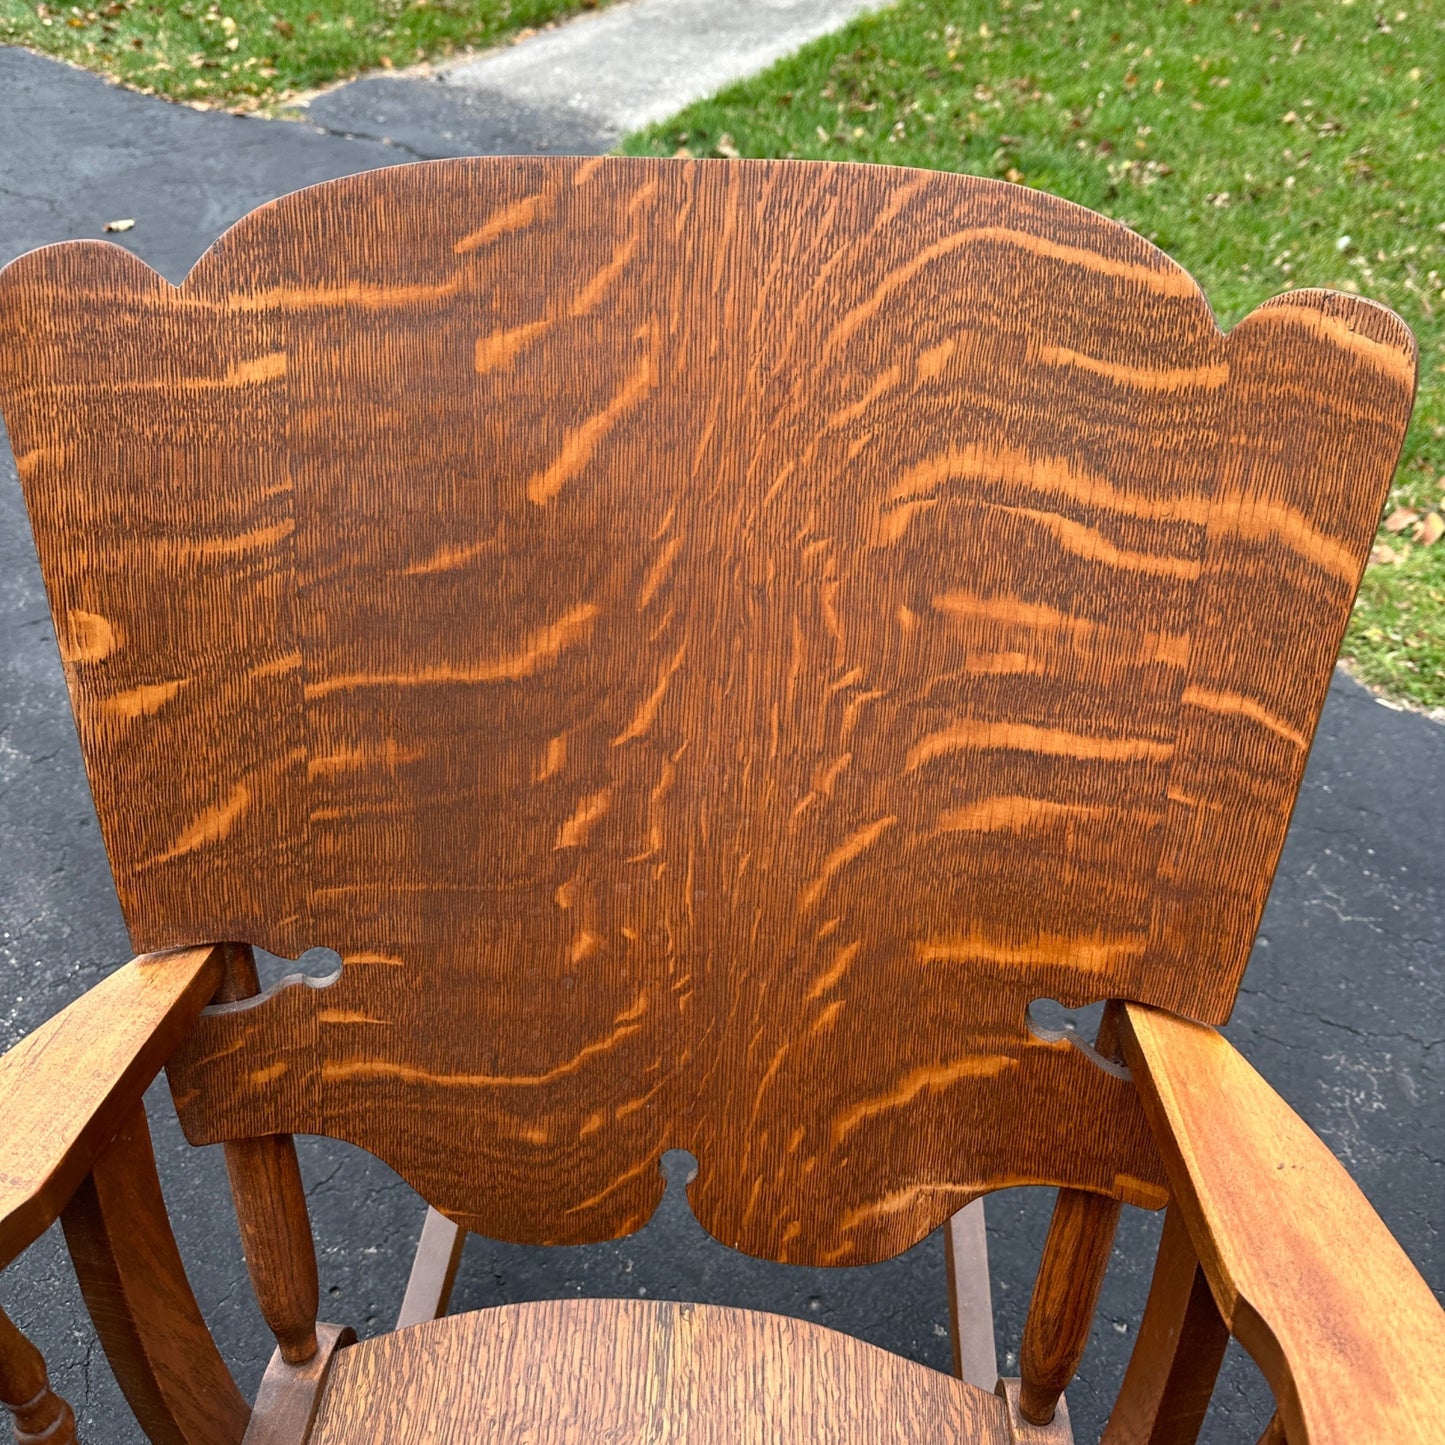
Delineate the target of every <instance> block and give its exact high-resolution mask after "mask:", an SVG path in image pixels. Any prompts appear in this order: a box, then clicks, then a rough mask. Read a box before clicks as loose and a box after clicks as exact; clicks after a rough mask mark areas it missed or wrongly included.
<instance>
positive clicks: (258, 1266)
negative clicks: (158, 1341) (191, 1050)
mask: <svg viewBox="0 0 1445 1445" xmlns="http://www.w3.org/2000/svg"><path fill="white" fill-rule="evenodd" d="M223 947H224V961H225V978H224V981H223V982H222V984H221V987H220V989H219V990H218V991H217V993H216V1002H217V1003H232V1002H234V1001H235V1000H237V999H243V998H251V997H252V996H254V995H255V994H257V993H259V992H260V991H261V985H260V980H259V979H258V977H257V974H256V957H255V955H254V954H253V953H252V952H251V947H250V945H249V944H244V943H228V944H225V945H224V946H223ZM224 1148H225V1151H226V1173H227V1175H228V1176H229V1177H230V1181H231V1198H232V1199H233V1200H234V1201H235V1205H236V1219H237V1222H238V1223H239V1224H240V1227H241V1246H242V1248H243V1249H244V1250H245V1254H246V1267H247V1268H248V1269H249V1270H250V1272H251V1287H252V1288H253V1289H254V1290H255V1292H256V1303H257V1304H258V1305H259V1306H260V1309H261V1314H262V1316H263V1317H264V1318H265V1321H266V1323H267V1325H269V1326H270V1329H271V1333H272V1334H273V1335H275V1336H276V1343H277V1344H278V1345H279V1346H280V1349H281V1355H282V1358H284V1359H285V1360H286V1361H287V1363H288V1364H292V1365H299V1364H304V1363H305V1362H306V1361H307V1360H309V1359H311V1357H312V1356H313V1355H315V1353H316V1314H317V1311H318V1309H319V1308H320V1303H321V1289H320V1283H319V1281H318V1278H317V1273H316V1246H315V1243H314V1242H313V1240H312V1237H311V1219H310V1216H309V1215H308V1214H307V1212H306V1191H305V1189H304V1188H303V1187H302V1184H301V1168H300V1165H298V1164H297V1162H296V1145H295V1142H294V1141H293V1140H292V1138H291V1136H290V1135H289V1134H271V1135H267V1136H265V1137H262V1138H258V1139H234V1140H231V1141H229V1142H228V1143H226V1144H225V1146H224Z"/></svg>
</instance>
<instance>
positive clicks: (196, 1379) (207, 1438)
mask: <svg viewBox="0 0 1445 1445" xmlns="http://www.w3.org/2000/svg"><path fill="white" fill-rule="evenodd" d="M61 1223H62V1224H63V1226H64V1228H65V1242H66V1245H67V1246H68V1247H69V1250H70V1257H71V1260H72V1262H73V1263H74V1265H75V1273H76V1277H77V1278H78V1279H79V1281H80V1290H81V1293H82V1294H83V1295H84V1296H85V1304H86V1308H87V1309H88V1310H89V1311H90V1317H91V1320H92V1321H93V1322H94V1324H95V1330H96V1333H97V1334H98V1335H99V1336H100V1342H101V1344H102V1345H103V1346H104V1348H105V1353H106V1358H107V1359H108V1360H109V1361H110V1365H111V1369H112V1370H114V1372H115V1377H116V1380H117V1382H118V1383H119V1385H120V1387H121V1390H122V1392H123V1393H124V1395H125V1397H126V1400H127V1402H128V1403H129V1404H130V1407H131V1410H132V1411H133V1412H134V1413H135V1417H136V1419H137V1420H138V1421H139V1422H140V1424H141V1428H142V1429H143V1430H144V1431H145V1432H146V1436H147V1438H148V1439H150V1440H151V1441H153V1442H154V1445H239V1442H240V1440H241V1437H242V1436H243V1435H244V1434H245V1431H246V1422H247V1420H248V1419H249V1417H250V1413H251V1411H250V1407H249V1406H248V1405H247V1404H246V1401H245V1399H244V1397H243V1396H242V1394H241V1392H240V1390H239V1389H238V1388H237V1385H236V1382H235V1380H234V1379H233V1378H232V1377H231V1372H230V1370H229V1369H227V1367H226V1363H225V1361H224V1360H222V1358H221V1355H220V1351H219V1350H218V1349H217V1348H216V1343H215V1340H214V1339H212V1337H211V1332H210V1330H209V1329H208V1328H207V1327H206V1322H205V1320H204V1318H203V1317H202V1315H201V1311H200V1306H199V1305H198V1304H197V1303H196V1297H195V1295H194V1293H193V1292H192V1290H191V1285H190V1281H189V1280H188V1279H187V1277H186V1267H185V1265H184V1264H183V1263H182V1261H181V1255H180V1250H179V1249H178V1248H177V1247H176V1240H175V1235H174V1234H173V1233H172V1232H171V1224H170V1218H169V1216H168V1215H167V1213H166V1206H165V1200H164V1198H163V1197H162V1194H161V1182H160V1178H159V1176H158V1175H157V1173H156V1161H155V1151H154V1150H153V1149H152V1147H151V1136H150V1126H149V1124H148V1123H147V1121H146V1114H145V1107H144V1105H140V1106H137V1107H136V1109H135V1110H134V1111H133V1112H132V1114H131V1116H130V1117H129V1118H128V1119H127V1120H126V1121H125V1123H124V1124H123V1125H122V1126H121V1128H120V1130H119V1132H118V1133H117V1134H116V1136H115V1139H114V1140H113V1142H112V1143H111V1146H110V1148H108V1149H107V1150H106V1151H105V1153H104V1154H102V1155H101V1157H100V1158H99V1159H98V1160H96V1163H95V1168H94V1169H93V1170H91V1173H90V1177H89V1178H87V1179H86V1180H85V1182H84V1183H83V1184H82V1185H81V1187H80V1188H79V1189H78V1190H77V1191H76V1193H75V1197H74V1198H73V1199H72V1200H71V1201H70V1203H69V1204H68V1205H67V1206H66V1209H65V1213H64V1214H63V1215H62V1216H61Z"/></svg>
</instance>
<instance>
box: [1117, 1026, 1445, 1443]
mask: <svg viewBox="0 0 1445 1445" xmlns="http://www.w3.org/2000/svg"><path fill="white" fill-rule="evenodd" d="M1123 1013H1124V1018H1123V1020H1122V1022H1121V1041H1122V1043H1123V1046H1124V1056H1125V1058H1126V1060H1127V1061H1128V1063H1129V1066H1130V1068H1131V1069H1132V1070H1133V1072H1134V1077H1135V1080H1136V1081H1137V1083H1138V1086H1139V1090H1140V1093H1141V1095H1142V1097H1143V1100H1144V1107H1145V1111H1146V1113H1147V1114H1148V1116H1149V1121H1150V1123H1151V1125H1152V1126H1153V1128H1154V1132H1155V1134H1156V1136H1157V1138H1158V1141H1159V1147H1160V1150H1161V1152H1162V1154H1163V1156H1164V1163H1165V1167H1166V1168H1167V1170H1168V1172H1169V1178H1170V1183H1171V1186H1172V1188H1173V1190H1174V1195H1175V1202H1176V1204H1177V1206H1178V1208H1179V1210H1180V1212H1181V1214H1182V1215H1183V1218H1184V1222H1185V1224H1186V1225H1187V1227H1188V1230H1189V1235H1190V1238H1191V1240H1192V1242H1193V1245H1194V1248H1195V1250H1196V1251H1197V1253H1198V1255H1199V1261H1200V1264H1201V1266H1202V1267H1203V1270H1204V1274H1205V1278H1206V1279H1207V1280H1208V1282H1209V1286H1210V1290H1211V1292H1212V1293H1213V1295H1214V1299H1215V1303H1216V1304H1217V1305H1218V1307H1219V1312H1220V1314H1221V1315H1222V1316H1223V1317H1224V1320H1225V1323H1226V1324H1227V1325H1228V1326H1229V1328H1230V1331H1231V1332H1232V1333H1233V1334H1234V1335H1235V1337H1236V1338H1237V1339H1238V1340H1239V1341H1240V1342H1241V1343H1242V1344H1243V1345H1244V1346H1245V1348H1246V1349H1247V1350H1249V1352H1250V1354H1252V1355H1253V1356H1254V1358H1255V1360H1256V1362H1257V1363H1258V1364H1259V1366H1260V1368H1261V1370H1262V1371H1263V1372H1264V1375H1265V1378H1266V1379H1267V1380H1268V1381H1269V1383H1270V1386H1271V1387H1272V1388H1273V1390H1274V1393H1275V1400H1276V1404H1277V1406H1278V1410H1279V1418H1280V1421H1281V1422H1282V1423H1283V1425H1284V1428H1285V1433H1286V1436H1287V1438H1288V1440H1289V1442H1290V1445H1305V1442H1309V1445H1325V1442H1339V1445H1361V1442H1364V1441H1385V1440H1388V1441H1391V1442H1392V1445H1400V1442H1407V1441H1417V1442H1419V1445H1426V1442H1427V1441H1437V1440H1439V1438H1440V1428H1441V1424H1440V1415H1439V1410H1440V1401H1441V1398H1442V1394H1445V1312H1442V1310H1441V1309H1440V1306H1439V1305H1438V1304H1437V1303H1436V1301H1435V1297H1434V1295H1433V1294H1432V1293H1431V1291H1430V1287H1429V1286H1428V1285H1427V1284H1426V1283H1425V1281H1424V1280H1423V1279H1421V1277H1420V1275H1419V1274H1418V1272H1417V1271H1416V1270H1415V1267H1414V1266H1413V1265H1412V1264H1411V1263H1410V1260H1409V1258H1408V1257H1407V1256H1406V1254H1405V1252H1404V1250H1402V1249H1401V1248H1400V1246H1399V1244H1398V1243H1396V1241H1395V1239H1394V1236H1392V1235H1391V1233H1390V1231H1389V1230H1388V1229H1386V1227H1385V1225H1384V1223H1383V1222H1382V1221H1381V1219H1380V1217H1379V1216H1378V1215H1377V1214H1376V1213H1375V1211H1374V1210H1373V1209H1372V1208H1371V1207H1370V1203H1369V1201H1368V1200H1367V1199H1366V1198H1365V1196H1364V1195H1363V1194H1362V1193H1361V1192H1360V1190H1359V1188H1358V1186H1357V1185H1356V1184H1355V1182H1354V1180H1352V1179H1351V1178H1350V1176H1349V1174H1348V1173H1346V1171H1345V1169H1344V1168H1343V1167H1342V1166H1341V1165H1340V1163H1339V1162H1338V1160H1336V1159H1335V1157H1334V1155H1333V1154H1331V1153H1330V1151H1329V1150H1328V1149H1327V1148H1326V1147H1325V1145H1324V1144H1323V1143H1322V1142H1321V1140H1320V1139H1319V1138H1318V1137H1317V1136H1316V1135H1315V1134H1314V1133H1313V1132H1312V1131H1311V1130H1310V1128H1309V1126H1308V1125H1306V1124H1305V1122H1304V1121H1303V1120H1302V1119H1300V1118H1299V1116H1298V1115H1296V1114H1295V1113H1294V1111H1293V1110H1292V1109H1290V1107H1289V1105H1288V1104H1286V1103H1285V1102H1284V1100H1283V1099H1281V1098H1280V1097H1279V1095H1278V1094H1276V1093H1275V1092H1274V1090H1273V1089H1271V1088H1270V1086H1269V1085H1268V1084H1267V1083H1266V1082H1265V1081H1264V1079H1262V1078H1261V1077H1260V1076H1259V1074H1258V1073H1256V1072H1255V1070H1254V1069H1253V1068H1252V1067H1251V1066H1250V1065H1249V1064H1248V1063H1247V1062H1246V1061H1245V1059H1244V1058H1243V1056H1242V1055H1241V1054H1240V1053H1239V1052H1238V1050H1236V1049H1235V1048H1234V1046H1233V1045H1232V1044H1231V1043H1229V1041H1228V1040H1227V1039H1225V1038H1224V1037H1223V1036H1222V1035H1221V1034H1219V1033H1218V1032H1217V1031H1216V1030H1214V1029H1211V1028H1206V1027H1204V1026H1203V1025H1200V1024H1194V1023H1189V1022H1186V1021H1185V1020H1183V1019H1179V1018H1176V1017H1174V1016H1173V1015H1171V1014H1165V1013H1160V1012H1158V1011H1156V1010H1154V1009H1150V1008H1144V1007H1142V1006H1140V1005H1137V1004H1128V1005H1126V1006H1125V1008H1124V1010H1123Z"/></svg>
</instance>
